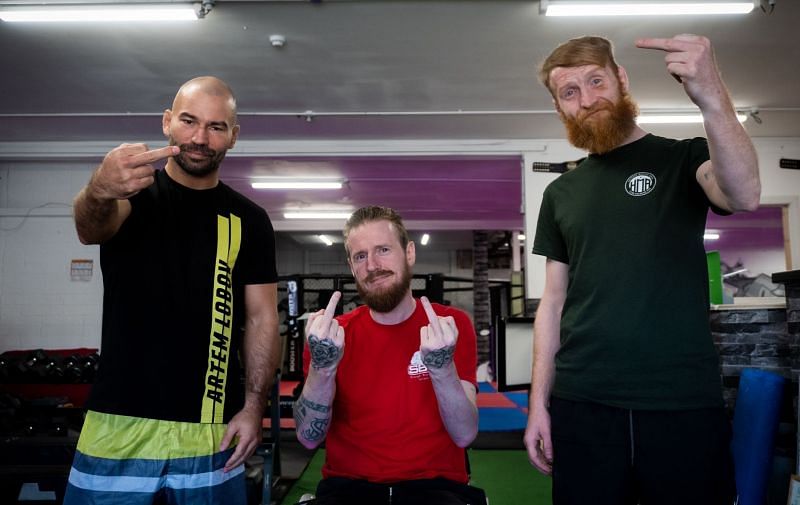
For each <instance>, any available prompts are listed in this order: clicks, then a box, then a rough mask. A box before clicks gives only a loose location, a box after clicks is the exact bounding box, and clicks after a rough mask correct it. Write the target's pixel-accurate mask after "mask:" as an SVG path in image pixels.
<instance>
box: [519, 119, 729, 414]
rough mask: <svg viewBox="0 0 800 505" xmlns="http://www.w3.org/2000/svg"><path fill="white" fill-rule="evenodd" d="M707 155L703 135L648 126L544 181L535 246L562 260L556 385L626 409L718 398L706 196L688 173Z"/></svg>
mask: <svg viewBox="0 0 800 505" xmlns="http://www.w3.org/2000/svg"><path fill="white" fill-rule="evenodd" d="M706 160H708V146H707V143H706V141H705V140H704V139H701V138H696V139H691V140H681V141H678V140H672V139H665V138H661V137H656V136H653V135H647V136H645V137H643V138H642V139H640V140H638V141H636V142H633V143H631V144H628V145H625V146H622V147H620V148H618V149H615V150H613V151H611V152H610V153H607V154H604V155H591V156H589V157H588V158H587V159H586V160H585V161H583V162H582V163H581V164H580V165H579V166H578V167H577V168H576V169H575V170H573V171H571V172H568V173H565V174H564V175H562V176H560V177H559V178H558V179H556V180H555V181H553V182H552V183H551V184H550V185H549V186H548V187H547V189H546V190H545V193H544V199H543V202H542V207H541V211H540V214H539V221H538V225H537V229H536V237H535V240H534V246H533V252H534V254H539V255H543V256H547V257H548V258H551V259H554V260H556V261H559V262H562V263H567V264H568V265H569V274H568V275H569V279H568V287H567V297H566V300H565V303H564V308H563V312H562V317H561V347H560V349H559V351H558V353H557V354H556V376H555V383H554V387H553V395H555V396H558V397H562V398H566V399H571V400H577V401H593V402H597V403H602V404H607V405H613V406H618V407H622V408H631V409H690V408H704V407H712V406H713V407H715V406H719V405H721V404H722V395H721V387H720V375H719V365H718V357H717V353H716V349H715V348H714V345H713V342H712V339H711V333H710V330H709V324H708V272H707V267H706V260H705V251H704V249H703V232H704V229H705V222H706V215H707V213H708V208H709V205H710V203H709V200H708V198H707V197H706V195H705V193H704V192H703V190H702V188H701V187H700V185H699V184H698V183H697V180H696V171H697V168H698V167H699V166H700V165H701V164H702V163H703V162H704V161H706ZM715 210H716V209H715Z"/></svg>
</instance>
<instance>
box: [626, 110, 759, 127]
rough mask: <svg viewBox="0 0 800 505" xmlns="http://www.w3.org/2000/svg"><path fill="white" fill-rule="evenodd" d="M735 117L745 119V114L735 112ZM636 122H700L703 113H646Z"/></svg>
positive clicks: (741, 120) (740, 119) (742, 121)
mask: <svg viewBox="0 0 800 505" xmlns="http://www.w3.org/2000/svg"><path fill="white" fill-rule="evenodd" d="M736 119H738V120H739V122H740V123H744V122H745V121H747V115H746V114H741V113H738V112H737V113H736ZM636 122H637V123H638V124H683V123H702V122H703V115H702V114H700V113H693V114H666V113H665V114H659V113H648V114H641V115H640V116H639V117H637V118H636Z"/></svg>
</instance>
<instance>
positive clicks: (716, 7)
mask: <svg viewBox="0 0 800 505" xmlns="http://www.w3.org/2000/svg"><path fill="white" fill-rule="evenodd" d="M754 7H755V3H754V1H753V0H739V1H735V2H731V1H728V2H722V1H709V0H706V1H702V2H690V1H686V0H683V1H675V0H673V1H664V0H662V1H652V0H650V1H647V0H640V1H632V0H628V1H624V0H623V1H609V2H598V1H593V2H590V1H586V0H540V1H539V12H540V13H543V14H544V15H546V16H674V15H702V14H747V13H749V12H750V11H752V10H753V8H754Z"/></svg>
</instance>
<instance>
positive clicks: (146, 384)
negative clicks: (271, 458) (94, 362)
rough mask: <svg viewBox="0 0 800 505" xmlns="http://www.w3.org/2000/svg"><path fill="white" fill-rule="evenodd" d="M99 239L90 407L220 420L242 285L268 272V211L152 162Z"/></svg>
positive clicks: (236, 379)
mask: <svg viewBox="0 0 800 505" xmlns="http://www.w3.org/2000/svg"><path fill="white" fill-rule="evenodd" d="M130 203H131V214H130V216H129V217H128V218H127V219H126V220H125V222H124V223H123V225H122V227H121V228H120V230H119V231H118V232H117V234H116V235H115V236H114V237H113V238H112V239H110V240H109V241H107V242H106V243H104V244H102V245H101V246H100V263H101V268H102V272H103V284H104V294H103V335H102V352H101V363H100V369H99V372H98V376H97V379H96V381H95V385H94V387H93V389H92V393H91V396H90V399H89V403H88V407H89V408H90V409H92V410H97V411H100V412H107V413H111V414H119V415H129V416H137V417H146V418H153V419H165V420H172V421H188V422H204V423H208V422H214V423H221V422H227V421H228V420H230V418H231V417H232V416H233V415H234V414H235V413H236V412H237V411H238V410H239V409H241V407H242V405H243V399H244V391H243V385H242V380H241V376H242V373H241V372H242V364H241V362H240V358H239V352H240V349H241V342H242V335H243V326H244V315H245V307H244V287H245V285H247V284H266V283H274V282H277V272H276V268H275V239H274V233H273V230H272V224H271V223H270V220H269V217H268V216H267V214H266V212H265V211H264V210H263V209H262V208H260V207H258V206H257V205H256V204H254V203H253V202H251V201H250V200H248V199H246V198H245V197H244V196H242V195H240V194H239V193H237V192H235V191H233V190H232V189H231V188H229V187H228V186H226V185H225V184H223V183H221V182H220V183H219V184H218V185H217V186H216V187H215V188H213V189H207V190H193V189H190V188H187V187H184V186H182V185H180V184H178V183H176V182H175V181H173V180H172V179H170V178H169V176H168V175H167V174H166V172H165V171H159V172H157V173H156V181H155V183H154V184H153V185H151V186H150V187H149V188H147V189H145V190H143V191H142V192H140V193H138V194H137V195H135V196H134V197H132V198H131V199H130Z"/></svg>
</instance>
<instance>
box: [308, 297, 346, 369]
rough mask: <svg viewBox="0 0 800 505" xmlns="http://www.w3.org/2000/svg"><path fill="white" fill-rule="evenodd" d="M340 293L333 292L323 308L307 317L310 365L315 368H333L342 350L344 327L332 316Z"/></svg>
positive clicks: (340, 357) (339, 358)
mask: <svg viewBox="0 0 800 505" xmlns="http://www.w3.org/2000/svg"><path fill="white" fill-rule="evenodd" d="M339 298H341V293H339V292H338V291H336V292H334V293H333V295H332V296H331V299H330V301H329V302H328V306H327V307H326V308H325V310H320V311H317V313H315V314H313V315H312V316H311V317H310V318H309V324H308V331H307V333H306V338H307V340H308V348H309V353H310V354H311V366H312V367H313V368H315V369H317V370H323V369H331V370H335V368H336V365H337V364H338V363H339V361H341V359H342V354H343V352H344V329H343V328H341V327H340V326H339V322H338V321H337V320H336V319H334V318H333V316H334V314H335V312H336V304H337V303H339Z"/></svg>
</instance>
